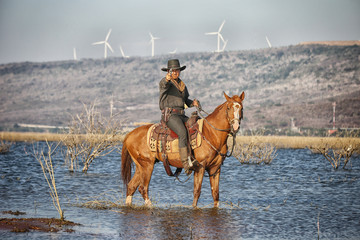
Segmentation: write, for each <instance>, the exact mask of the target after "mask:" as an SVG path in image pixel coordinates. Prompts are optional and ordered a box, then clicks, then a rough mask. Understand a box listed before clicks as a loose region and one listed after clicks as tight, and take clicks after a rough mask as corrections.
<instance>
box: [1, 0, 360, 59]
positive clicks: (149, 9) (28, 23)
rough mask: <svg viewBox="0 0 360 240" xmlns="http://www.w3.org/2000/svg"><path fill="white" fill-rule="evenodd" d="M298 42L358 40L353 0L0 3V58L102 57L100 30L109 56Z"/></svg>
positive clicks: (359, 22) (357, 6)
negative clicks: (152, 41)
mask: <svg viewBox="0 0 360 240" xmlns="http://www.w3.org/2000/svg"><path fill="white" fill-rule="evenodd" d="M223 20H226V23H225V25H224V27H223V29H222V32H221V33H222V36H223V37H224V39H225V40H228V44H227V47H226V50H244V49H258V48H266V47H267V46H268V45H267V42H266V40H265V36H268V38H269V40H270V42H271V44H272V46H273V47H279V46H287V45H295V44H298V43H299V42H303V41H321V40H360V0H219V1H214V0H177V1H170V0H128V1H125V0H0V63H9V62H21V61H36V62H42V61H54V60H68V59H72V58H73V48H76V52H77V57H78V58H102V57H103V55H104V48H103V46H101V45H96V46H93V45H91V43H93V42H96V41H102V40H104V39H105V36H106V34H107V32H108V30H109V29H110V28H111V29H112V33H111V35H110V38H109V44H110V45H111V46H112V48H113V49H114V51H115V52H114V53H109V57H111V56H121V53H120V50H119V46H120V45H122V47H123V49H124V51H125V54H126V55H129V56H150V55H151V45H150V36H149V32H151V33H152V34H153V35H154V36H155V37H159V38H160V39H159V40H156V42H155V55H159V54H168V53H169V52H171V51H174V50H175V49H177V52H178V53H184V52H199V51H202V52H203V51H214V50H216V47H217V37H216V36H208V35H205V32H213V31H217V30H218V28H219V27H220V24H221V23H222V21H223Z"/></svg>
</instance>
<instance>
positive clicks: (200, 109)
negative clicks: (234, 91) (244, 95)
mask: <svg viewBox="0 0 360 240" xmlns="http://www.w3.org/2000/svg"><path fill="white" fill-rule="evenodd" d="M226 105H227V106H226V120H227V121H228V123H229V125H230V128H226V129H220V128H217V127H215V126H214V125H212V124H211V123H210V122H209V121H208V120H207V119H206V117H204V116H203V115H202V114H201V112H204V113H205V114H206V115H209V113H207V112H205V111H204V110H203V109H202V108H201V107H197V110H198V113H199V115H200V117H201V118H202V119H204V121H206V122H207V123H208V124H209V126H210V127H212V128H213V129H215V130H216V131H220V132H227V133H228V134H229V135H231V136H236V133H237V132H238V130H237V131H234V129H233V128H232V127H231V126H232V125H233V123H234V122H235V121H237V122H238V123H239V127H240V121H241V120H242V119H243V107H242V106H241V104H240V103H237V102H234V103H233V108H234V115H235V116H234V118H233V119H230V118H229V114H228V113H229V109H230V107H229V103H227V104H226ZM236 107H239V108H241V117H240V116H239V111H236Z"/></svg>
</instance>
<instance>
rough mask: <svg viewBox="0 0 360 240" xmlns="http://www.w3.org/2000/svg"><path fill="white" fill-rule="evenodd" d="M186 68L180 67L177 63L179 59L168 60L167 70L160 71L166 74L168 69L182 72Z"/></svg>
mask: <svg viewBox="0 0 360 240" xmlns="http://www.w3.org/2000/svg"><path fill="white" fill-rule="evenodd" d="M185 68H186V66H182V67H180V62H179V59H170V60H169V61H168V67H167V68H162V69H161V70H163V71H164V72H167V71H169V70H170V69H173V70H180V71H182V70H184V69H185Z"/></svg>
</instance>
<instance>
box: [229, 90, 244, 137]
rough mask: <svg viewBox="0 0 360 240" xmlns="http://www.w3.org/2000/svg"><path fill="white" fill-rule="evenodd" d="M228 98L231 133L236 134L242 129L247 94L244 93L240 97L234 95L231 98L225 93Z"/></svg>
mask: <svg viewBox="0 0 360 240" xmlns="http://www.w3.org/2000/svg"><path fill="white" fill-rule="evenodd" d="M224 96H225V98H226V118H227V120H228V121H229V124H230V127H231V133H232V134H236V133H237V132H238V131H239V129H240V122H241V119H242V118H243V104H242V101H243V100H244V98H245V93H244V92H242V93H241V94H240V96H237V95H234V96H232V97H229V96H228V95H226V93H225V92H224Z"/></svg>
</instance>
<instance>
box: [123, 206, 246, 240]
mask: <svg viewBox="0 0 360 240" xmlns="http://www.w3.org/2000/svg"><path fill="white" fill-rule="evenodd" d="M123 211H124V212H125V217H123V216H120V219H121V222H120V226H119V229H120V230H121V233H122V234H123V235H124V236H127V237H129V238H130V239H139V238H140V239H202V238H205V239H220V238H225V239H230V238H234V236H237V237H236V238H238V237H240V236H241V231H242V229H244V226H242V225H241V224H239V223H238V222H237V221H235V220H234V219H233V218H232V215H231V212H232V210H222V209H192V208H171V209H157V208H155V209H142V210H138V209H132V208H125V210H124V209H123ZM124 219H126V220H125V221H124Z"/></svg>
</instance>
